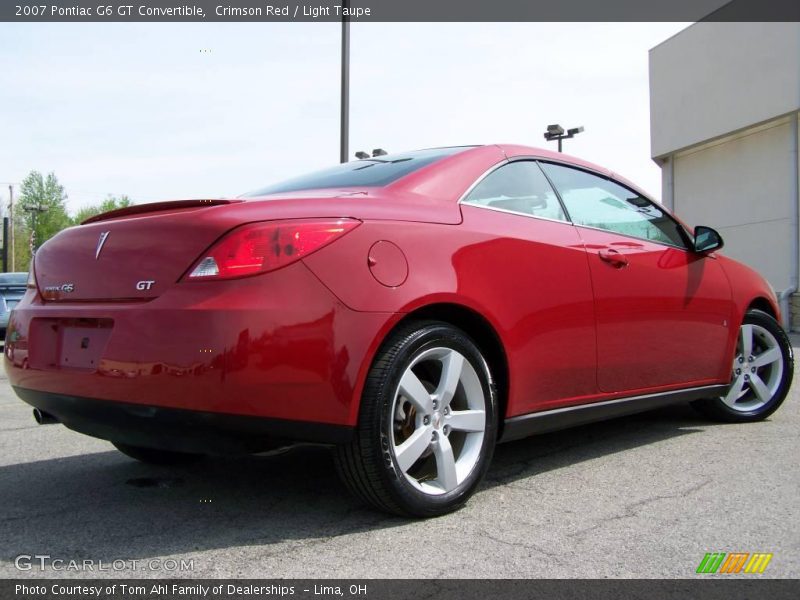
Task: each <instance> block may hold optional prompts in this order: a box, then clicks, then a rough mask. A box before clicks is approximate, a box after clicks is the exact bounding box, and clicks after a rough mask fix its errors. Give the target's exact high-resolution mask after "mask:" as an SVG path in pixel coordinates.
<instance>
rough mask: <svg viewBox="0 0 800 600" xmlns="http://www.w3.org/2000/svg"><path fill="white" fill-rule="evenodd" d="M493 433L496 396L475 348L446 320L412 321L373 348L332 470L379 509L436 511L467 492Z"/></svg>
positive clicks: (484, 462)
mask: <svg viewBox="0 0 800 600" xmlns="http://www.w3.org/2000/svg"><path fill="white" fill-rule="evenodd" d="M496 434H497V400H496V393H495V389H494V384H493V382H492V378H491V374H490V372H489V367H488V365H487V363H486V361H485V360H484V358H483V356H482V354H481V351H480V349H479V348H478V347H477V346H476V345H475V343H474V342H473V341H472V340H471V339H470V338H469V337H468V336H467V335H466V334H465V333H464V332H463V331H461V330H459V329H457V328H455V327H453V326H451V325H449V324H446V323H441V322H436V321H426V322H418V323H414V324H411V325H408V326H405V327H403V328H402V329H400V330H398V331H397V332H396V333H395V334H393V335H392V336H391V337H390V338H389V339H388V340H387V342H386V343H384V345H383V346H382V348H381V349H380V350H379V352H378V355H377V357H376V359H375V362H374V363H373V366H372V368H371V370H370V372H369V375H368V376H367V381H366V384H365V387H364V393H363V395H362V402H361V412H360V416H359V424H358V430H357V432H356V435H355V438H354V440H353V442H352V443H350V444H348V445H345V446H341V447H339V448H338V449H337V452H336V465H337V470H338V471H339V473H340V475H341V477H342V479H343V481H344V482H345V484H346V485H347V487H348V488H349V489H350V490H351V491H352V492H353V493H354V494H355V495H356V496H358V497H360V498H361V499H363V500H364V501H366V502H368V503H370V504H372V505H373V506H375V507H377V508H379V509H381V510H384V511H387V512H392V513H395V514H400V515H405V516H417V517H432V516H437V515H441V514H445V513H447V512H450V511H453V510H455V509H457V508H458V507H459V506H461V505H462V504H463V503H464V502H466V500H467V499H468V498H469V497H470V496H471V495H472V494H473V493H474V491H475V489H476V488H477V486H478V484H479V483H480V482H481V480H482V478H483V476H484V474H485V472H486V469H487V468H488V466H489V462H490V461H491V457H492V454H493V452H494V445H495V438H496Z"/></svg>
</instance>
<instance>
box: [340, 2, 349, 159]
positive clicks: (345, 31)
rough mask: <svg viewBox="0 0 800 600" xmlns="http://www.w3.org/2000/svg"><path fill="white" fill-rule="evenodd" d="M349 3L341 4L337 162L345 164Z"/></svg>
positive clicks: (347, 134)
mask: <svg viewBox="0 0 800 600" xmlns="http://www.w3.org/2000/svg"><path fill="white" fill-rule="evenodd" d="M349 7H350V2H349V1H348V0H344V1H343V2H342V82H341V85H342V89H341V104H340V109H341V112H340V115H339V162H341V163H346V162H347V155H348V154H349V151H348V145H349V139H348V138H349V133H350V17H347V16H345V12H347V10H346V9H348V8H349Z"/></svg>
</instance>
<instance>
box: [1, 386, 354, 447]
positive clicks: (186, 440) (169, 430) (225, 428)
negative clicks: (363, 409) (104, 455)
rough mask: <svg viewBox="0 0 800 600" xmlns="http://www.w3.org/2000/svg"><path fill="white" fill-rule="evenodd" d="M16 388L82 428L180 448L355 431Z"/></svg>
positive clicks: (335, 436)
mask: <svg viewBox="0 0 800 600" xmlns="http://www.w3.org/2000/svg"><path fill="white" fill-rule="evenodd" d="M14 391H15V392H16V393H17V395H18V396H19V397H20V398H21V399H22V400H24V401H25V402H27V403H28V404H30V405H31V406H33V407H34V408H38V409H39V410H41V411H42V412H45V413H48V414H49V415H52V416H53V417H55V418H56V419H57V420H58V421H59V422H60V423H62V424H63V425H65V426H66V427H68V428H69V429H72V430H74V431H77V432H79V433H83V434H86V435H90V436H92V437H96V438H101V439H104V440H111V441H114V442H119V443H124V444H129V445H133V446H143V447H147V448H160V449H163V450H172V451H175V452H193V453H199V454H250V453H253V452H261V451H264V450H268V449H270V448H273V447H276V446H279V445H282V444H284V443H287V442H316V443H322V444H341V443H346V442H348V441H349V440H350V439H351V437H352V434H353V428H352V427H348V426H345V425H331V424H326V423H309V422H303V421H289V420H285V419H268V418H263V417H252V416H242V415H230V414H222V413H213V412H204V411H202V412H201V411H192V410H181V409H174V408H165V407H162V406H152V405H144V404H128V403H123V402H108V401H105V400H94V399H91V398H80V397H77V396H67V395H64V394H53V393H49V392H39V391H36V390H28V389H25V388H20V387H16V386H15V387H14Z"/></svg>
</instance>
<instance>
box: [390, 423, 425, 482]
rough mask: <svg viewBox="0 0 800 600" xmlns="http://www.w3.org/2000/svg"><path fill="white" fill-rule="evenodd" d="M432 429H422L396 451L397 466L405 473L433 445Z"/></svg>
mask: <svg viewBox="0 0 800 600" xmlns="http://www.w3.org/2000/svg"><path fill="white" fill-rule="evenodd" d="M431 431H433V428H432V427H420V428H419V429H417V430H416V431H415V432H414V433H412V434H411V435H410V436H409V438H408V439H407V440H406V441H404V442H403V443H402V444H400V445H399V446H398V447H397V448H396V449H395V456H396V457H397V464H398V466H399V467H400V469H401V470H402V471H403V473H405V472H406V471H408V470H409V469H410V468H411V467H412V466H414V463H415V462H417V461H418V460H419V457H420V456H422V453H423V452H425V450H427V448H428V446H430V445H431Z"/></svg>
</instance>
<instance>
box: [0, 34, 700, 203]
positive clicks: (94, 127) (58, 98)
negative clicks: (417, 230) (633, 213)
mask: <svg viewBox="0 0 800 600" xmlns="http://www.w3.org/2000/svg"><path fill="white" fill-rule="evenodd" d="M685 26H686V24H678V23H649V24H636V23H631V24H615V23H586V24H580V23H579V24H552V23H492V24H483V23H472V24H441V23H439V24H433V23H407V24H403V23H394V24H383V23H369V24H354V25H353V26H352V42H351V48H352V49H351V52H352V63H351V65H352V66H351V68H352V82H351V150H352V151H353V152H354V151H355V150H357V149H364V150H370V149H372V148H376V147H382V148H386V149H387V150H390V151H402V150H409V149H414V148H424V147H430V146H441V145H450V144H474V143H494V142H509V143H521V144H528V145H535V146H541V145H544V144H545V142H544V140H543V139H542V132H543V131H544V129H545V127H546V125H547V124H549V123H554V122H559V123H561V124H562V125H564V126H567V127H572V126H577V125H583V126H584V127H585V128H586V131H585V132H584V133H583V134H581V135H579V136H578V137H576V138H575V139H574V140H569V141H567V142H566V145H565V149H566V150H567V151H568V152H569V153H571V154H575V155H577V156H580V157H582V158H585V159H588V160H591V161H594V162H597V163H599V164H602V165H603V166H606V167H609V168H611V169H613V170H615V171H618V172H620V173H621V174H623V175H625V176H626V177H628V178H629V179H631V180H633V181H634V182H636V183H638V184H639V185H640V186H642V187H643V188H644V189H646V190H647V191H649V192H650V193H651V194H652V195H653V196H655V197H656V198H659V197H660V173H659V169H658V168H657V167H656V166H655V164H654V163H652V161H651V160H650V153H649V149H650V148H649V143H650V142H649V139H650V138H649V109H648V106H649V104H648V102H649V100H648V73H647V51H648V50H649V49H650V48H652V47H653V46H655V45H657V44H659V43H660V42H662V41H663V40H665V39H666V38H668V37H669V36H671V35H673V34H674V33H676V32H678V31H680V30H681V29H683V28H684V27H685ZM339 34H340V26H339V25H338V24H335V23H253V24H240V23H236V24H211V23H202V24H193V23H181V24H167V23H157V24H44V23H41V24H35V23H34V24H9V23H3V24H0V183H3V185H0V200H1V201H2V204H4V205H5V204H6V203H7V184H5V182H14V183H17V182H19V181H21V180H22V178H23V177H24V176H25V175H26V174H27V173H28V172H29V171H30V170H32V169H37V170H40V171H44V172H48V171H54V172H55V173H56V175H57V176H58V177H59V179H60V180H61V182H62V183H63V184H64V186H65V187H66V189H67V193H68V194H69V201H68V205H69V208H70V209H72V210H76V209H78V208H80V207H81V206H83V205H86V204H92V203H96V202H98V201H99V200H101V199H102V198H103V197H105V195H106V194H109V193H112V194H128V195H129V196H131V198H133V199H134V201H136V202H149V201H155V200H162V199H175V198H214V197H220V196H226V195H238V194H240V193H243V192H245V191H247V190H250V189H253V188H257V187H260V186H263V185H266V184H268V183H271V182H275V181H278V180H281V179H285V178H288V177H291V176H294V175H297V174H300V173H303V172H306V171H309V170H314V169H317V168H323V167H326V166H329V165H331V164H334V163H336V162H338V126H339V125H338V118H339V87H338V85H339ZM201 50H202V52H201ZM4 208H5V207H4Z"/></svg>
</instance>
